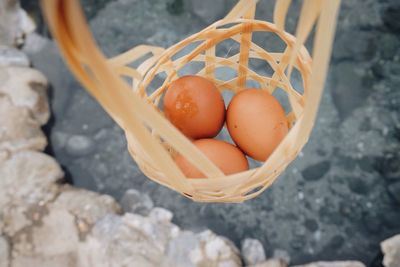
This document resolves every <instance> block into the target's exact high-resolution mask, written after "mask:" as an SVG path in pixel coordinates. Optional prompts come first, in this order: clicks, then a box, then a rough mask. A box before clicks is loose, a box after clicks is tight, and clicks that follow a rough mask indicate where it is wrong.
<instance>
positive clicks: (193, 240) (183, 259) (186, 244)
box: [166, 230, 241, 267]
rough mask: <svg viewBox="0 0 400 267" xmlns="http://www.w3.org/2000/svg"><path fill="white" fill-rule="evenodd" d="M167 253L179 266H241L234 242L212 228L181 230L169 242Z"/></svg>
mask: <svg viewBox="0 0 400 267" xmlns="http://www.w3.org/2000/svg"><path fill="white" fill-rule="evenodd" d="M166 253H167V255H168V257H169V259H171V261H173V262H174V263H175V266H177V267H200V266H210V267H217V266H227V267H228V266H232V267H236V266H241V261H240V258H239V256H238V254H239V251H238V249H237V248H236V247H235V246H234V244H233V243H232V242H230V241H229V240H227V239H225V238H223V237H221V236H217V235H216V234H214V233H213V232H211V231H210V230H206V231H204V232H201V233H199V234H195V233H193V232H189V231H182V232H180V234H179V235H178V236H177V237H176V238H174V239H172V240H171V242H170V243H169V244H168V249H167V252H166Z"/></svg>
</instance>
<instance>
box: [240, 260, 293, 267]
mask: <svg viewBox="0 0 400 267" xmlns="http://www.w3.org/2000/svg"><path fill="white" fill-rule="evenodd" d="M287 266H288V265H287V264H286V262H284V261H283V260H282V259H274V258H273V259H269V260H266V261H264V262H261V263H258V264H255V265H249V266H247V267H287Z"/></svg>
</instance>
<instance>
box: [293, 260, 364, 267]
mask: <svg viewBox="0 0 400 267" xmlns="http://www.w3.org/2000/svg"><path fill="white" fill-rule="evenodd" d="M293 267H365V265H364V264H363V263H361V262H359V261H330V262H329V261H319V262H313V263H309V264H305V265H296V266H293Z"/></svg>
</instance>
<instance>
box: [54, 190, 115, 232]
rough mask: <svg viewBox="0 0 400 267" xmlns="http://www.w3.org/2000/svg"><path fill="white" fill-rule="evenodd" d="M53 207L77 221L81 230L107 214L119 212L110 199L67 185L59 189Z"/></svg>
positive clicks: (113, 201)
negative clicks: (62, 210) (68, 213)
mask: <svg viewBox="0 0 400 267" xmlns="http://www.w3.org/2000/svg"><path fill="white" fill-rule="evenodd" d="M54 205H55V206H57V207H59V208H60V209H66V210H68V212H70V213H71V214H73V215H74V216H75V218H76V219H77V222H78V227H80V226H82V227H83V228H85V226H84V225H87V226H91V225H93V224H94V223H96V221H97V220H99V219H101V218H103V217H105V216H106V215H107V214H109V213H118V212H119V211H120V207H119V205H118V204H117V202H116V201H115V200H114V199H113V198H112V197H110V196H108V195H100V194H97V193H95V192H91V191H87V190H84V189H78V188H74V187H71V186H68V185H65V186H63V187H62V188H61V193H60V195H59V196H58V198H57V199H56V200H55V201H54Z"/></svg>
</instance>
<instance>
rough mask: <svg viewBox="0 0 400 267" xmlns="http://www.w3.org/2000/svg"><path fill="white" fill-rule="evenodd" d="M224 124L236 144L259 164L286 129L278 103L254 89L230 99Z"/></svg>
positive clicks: (282, 111)
mask: <svg viewBox="0 0 400 267" xmlns="http://www.w3.org/2000/svg"><path fill="white" fill-rule="evenodd" d="M226 124H227V127H228V130H229V133H230V135H231V137H232V139H233V141H235V143H236V145H237V146H238V147H240V149H242V151H243V152H244V153H246V154H247V155H249V156H250V157H252V158H254V159H256V160H260V161H265V160H266V159H267V158H268V157H269V156H270V155H271V153H272V152H273V151H274V149H275V148H276V147H277V146H278V145H279V143H280V142H281V141H282V139H283V138H284V137H285V136H286V134H287V133H288V130H289V129H288V123H287V120H286V117H285V111H284V110H283V108H282V106H281V105H280V103H279V102H278V100H276V98H275V97H273V96H272V95H271V94H269V93H268V92H267V91H264V90H258V89H247V90H243V91H241V92H239V93H238V94H236V95H235V96H234V97H233V98H232V100H231V102H230V104H229V106H228V111H227V119H226Z"/></svg>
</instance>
